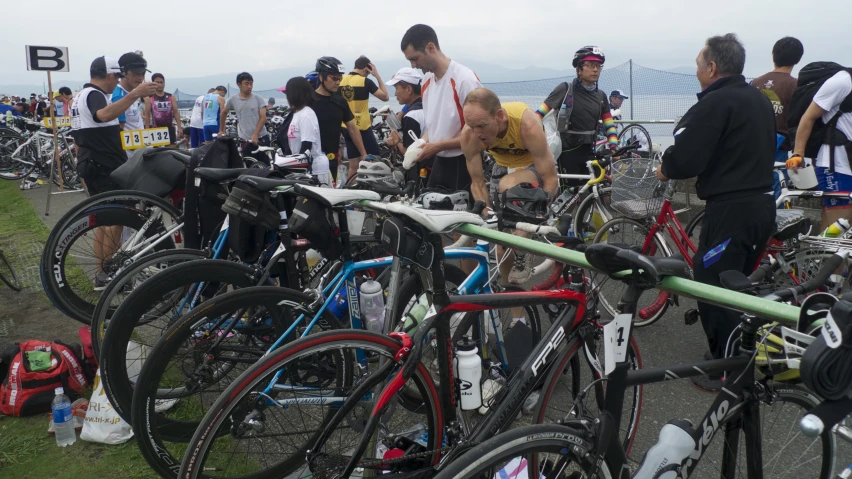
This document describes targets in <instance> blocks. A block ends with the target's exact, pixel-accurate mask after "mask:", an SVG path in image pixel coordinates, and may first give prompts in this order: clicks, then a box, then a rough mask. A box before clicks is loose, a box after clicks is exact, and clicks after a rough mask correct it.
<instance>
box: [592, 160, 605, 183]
mask: <svg viewBox="0 0 852 479" xmlns="http://www.w3.org/2000/svg"><path fill="white" fill-rule="evenodd" d="M607 165H609V158H603V159H601V160H592V166H593V167H597V168H598V169H599V170H601V172H600V174H599V175H598V177H597V178H595V179H593V180H589V181H588V182H587V184H589V185H596V184H598V183H600V182H602V181H603V180H604V179H605V178H606V167H607Z"/></svg>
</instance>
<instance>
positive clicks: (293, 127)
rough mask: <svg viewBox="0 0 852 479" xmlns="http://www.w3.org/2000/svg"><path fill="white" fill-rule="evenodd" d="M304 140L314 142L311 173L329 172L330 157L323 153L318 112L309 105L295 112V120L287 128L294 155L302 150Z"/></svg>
mask: <svg viewBox="0 0 852 479" xmlns="http://www.w3.org/2000/svg"><path fill="white" fill-rule="evenodd" d="M303 141H310V142H311V143H313V145H312V146H311V157H312V158H313V165H312V166H311V174H314V175H323V174H328V173H329V168H328V157H326V156H325V154H323V152H322V149H321V147H320V129H319V121H318V120H317V114H316V113H314V111H313V110H312V109H311V108H310V107H307V106H306V107H304V108H302V109H301V110H299V111H297V112H296V113H294V114H293V120H292V121H291V122H290V128H289V129H288V130H287V142H288V143H289V144H290V151H292V152H293V154H294V155H295V154H298V153H299V152H301V149H302V142H303Z"/></svg>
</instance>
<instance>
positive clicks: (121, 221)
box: [42, 205, 175, 324]
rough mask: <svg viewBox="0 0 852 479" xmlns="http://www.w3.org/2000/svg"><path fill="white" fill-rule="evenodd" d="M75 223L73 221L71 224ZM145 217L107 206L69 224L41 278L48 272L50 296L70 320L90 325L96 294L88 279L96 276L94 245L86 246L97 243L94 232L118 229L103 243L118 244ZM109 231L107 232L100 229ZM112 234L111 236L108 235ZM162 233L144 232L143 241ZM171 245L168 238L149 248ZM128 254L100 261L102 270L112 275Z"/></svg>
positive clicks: (119, 251)
mask: <svg viewBox="0 0 852 479" xmlns="http://www.w3.org/2000/svg"><path fill="white" fill-rule="evenodd" d="M74 220H76V221H74ZM147 220H148V217H147V216H146V214H145V212H143V211H140V210H136V209H133V208H128V207H126V206H119V205H110V206H102V207H97V208H93V209H90V210H86V211H83V212H81V213H80V215H79V216H78V217H77V218H74V219H73V220H72V221H71V222H69V225H70V229H69V230H67V231H68V233H67V234H66V235H64V236H63V237H62V241H61V242H60V243H58V244H57V247H56V248H54V249H53V250H52V251H53V256H52V258H51V261H50V262H49V263H48V264H43V265H42V269H43V271H42V273H43V277H45V276H48V275H50V273H49V272H48V271H44V269H46V268H50V272H52V281H50V282H49V283H48V286H49V287H51V288H52V291H51V292H52V294H51V297H53V298H54V299H55V300H56V301H57V302H59V303H60V304H61V305H62V310H63V311H66V314H68V315H69V316H71V318H72V319H75V320H77V321H80V322H81V323H84V324H91V322H92V313H94V311H95V305H96V304H97V298H98V297H99V293H98V292H97V291H95V290H94V289H93V287H92V279H93V278H94V277H95V275H96V274H98V273H97V272H98V268H99V267H98V266H97V263H98V261H99V260H98V258H97V257H96V256H95V254H94V250H93V248H94V244H88V241H89V239H91V240H92V241H93V243H96V242H97V239H96V236H95V234H96V231H97V230H98V229H100V228H104V227H121V228H122V230H121V231H122V233H121V235H119V234H117V233H116V236H110V237H108V238H106V239H105V242H113V243H115V244H120V243H121V238H122V236H123V235H124V234H126V233H127V232H128V231H133V232H138V231H140V230H141V229H142V227H143V226H144V225H145V224H146V221H147ZM104 231H108V232H109V231H110V230H104ZM110 234H112V233H110ZM158 234H163V233H162V230H161V229H160V228H153V229H148V230H146V232H145V237H146V238H153V237H155V236H157V235H158ZM174 247H175V245H174V242H173V241H172V238H165V240H164V241H162V242H161V243H159V244H157V245H156V246H154V247H153V251H162V250H171V249H174ZM129 257H130V253H126V252H123V251H121V250H120V248H119V250H118V251H116V253H115V254H114V255H113V256H111V257H110V259H108V260H102V261H103V266H102V268H103V270H104V272H105V273H106V274H108V275H113V274H115V273H116V272H118V271H119V270H120V268H121V267H122V266H124V264H125V263H126V262H127V261H129Z"/></svg>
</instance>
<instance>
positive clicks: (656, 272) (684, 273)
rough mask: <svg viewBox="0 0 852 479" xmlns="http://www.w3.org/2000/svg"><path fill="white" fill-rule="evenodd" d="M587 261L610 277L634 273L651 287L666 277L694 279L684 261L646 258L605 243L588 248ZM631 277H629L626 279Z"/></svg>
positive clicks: (673, 258) (670, 258)
mask: <svg viewBox="0 0 852 479" xmlns="http://www.w3.org/2000/svg"><path fill="white" fill-rule="evenodd" d="M586 260H588V261H589V264H591V265H592V267H593V268H595V269H598V270H600V271H602V272H604V273H606V274H607V275H609V276H613V275H614V274H615V273H618V272H621V271H628V270H630V271H633V276H634V277H635V276H636V275H638V277H639V279H642V280H644V281H645V282H647V283H648V284H650V285H655V284H657V283H659V282H660V281H662V280H663V279H665V277H666V276H677V277H678V278H686V279H692V274H691V272H690V269H689V265H687V264H686V261H684V260H683V259H681V258H678V257H669V258H660V257H655V256H644V255H642V254H639V253H638V252H636V251H634V250H632V249H629V248H628V247H626V245H614V244H605V243H598V244H593V245H589V246H588V247H587V248H586ZM630 276H631V275H627V276H625V278H629V277H630Z"/></svg>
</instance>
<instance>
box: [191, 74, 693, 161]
mask: <svg viewBox="0 0 852 479" xmlns="http://www.w3.org/2000/svg"><path fill="white" fill-rule="evenodd" d="M574 78H575V77H574V76H566V77H560V78H548V79H544V80H530V81H519V82H499V83H484V86H485V87H487V88H489V89H491V90H493V91H494V92H495V93H497V96H499V97H500V100H501V101H503V102H509V101H522V102H524V103H526V104H527V105H529V106H530V107H531V108H538V106H539V105H540V104H541V103H542V101H544V99H545V98H547V96H548V95H549V94H550V92H551V91H552V90H553V89H554V88H555V87H556V86H557V85H559V84H560V83H562V82H566V81H572V80H573V79H574ZM598 86H599V87H600V88H601V89H602V90H603V91H605V92H606V93H607V96H609V94H610V92H612V91H613V90H621V91H623V92H624V94H625V95H627V96H628V99H626V100H624V104H623V105H622V106H621V118H622V120H624V121H628V120H633V121H636V122H642V121H643V120H656V121H659V120H676V119H677V118H679V117H681V116H682V115H683V114H684V113H686V111H687V110H688V109H689V108H690V107H691V106H692V105H694V104H695V102H696V101H698V99H697V98H696V96H695V95H696V93H698V92H699V91H701V87H700V86H699V84H698V79H697V78H696V77H695V75H689V74H684V73H674V72H666V71H662V70H655V69H653V68H648V67H644V66H642V65H638V64H636V63H635V62H633V60H630V61H628V62H626V63H623V64H621V65H618V66H614V67H611V68H605V69H604V70H603V71H602V72H601V77H600V80H599V81H598ZM227 87H228V95H229V96H230V95H235V94H237V92H238V89H237V87H236V86H234V85H228V86H227ZM254 93H256V94H258V95H260V96H262V97H263V98H265V99H269V98H275V104H276V105H286V104H287V100H286V99H285V95H284V94H283V93H281V92H280V91H278V90H255V91H254ZM175 95H176V96H177V97H178V101H179V102H181V103H182V104H181V107H182V108H183V105H186V106H187V107H192V102H193V101H194V100H195V99H196V98H197V97H198V95H197V94H188V93H184V92H181V91H179V90H178V91H176V92H175ZM183 102H188V103H183ZM390 103H391V104H392V105H394V100H393V98H391V102H390ZM383 104H384V102H381V101H379V100H376V99H375V98H373V97H371V98H370V105H371V106H376V107H380V106H382V105H383ZM392 108H393V106H392ZM645 127H646V128H647V129H648V132H649V133H650V134H651V137H652V138H653V141H654V143H658V144H661V145H668V144H671V142H672V140H671V138H672V130H673V125H671V124H645Z"/></svg>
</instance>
